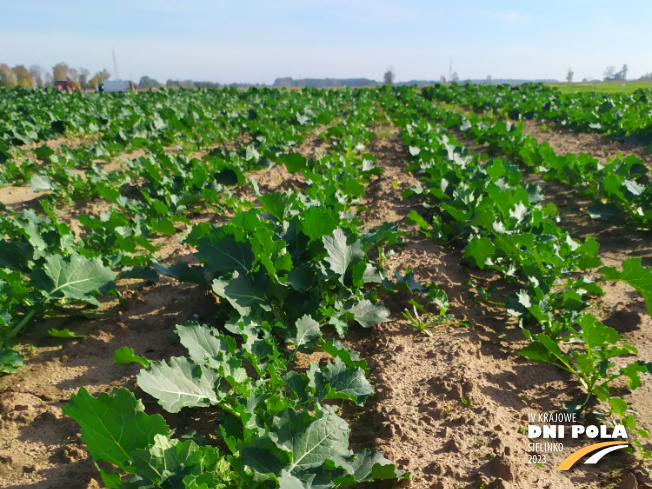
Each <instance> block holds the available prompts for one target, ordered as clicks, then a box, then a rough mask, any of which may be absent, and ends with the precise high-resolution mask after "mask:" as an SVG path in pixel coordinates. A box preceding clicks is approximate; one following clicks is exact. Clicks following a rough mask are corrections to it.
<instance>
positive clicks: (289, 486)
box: [278, 470, 312, 489]
mask: <svg viewBox="0 0 652 489" xmlns="http://www.w3.org/2000/svg"><path fill="white" fill-rule="evenodd" d="M311 487H312V484H304V483H303V481H302V480H301V479H299V478H297V477H295V476H293V475H292V474H290V473H289V472H286V471H285V470H282V471H281V477H279V478H278V489H311Z"/></svg>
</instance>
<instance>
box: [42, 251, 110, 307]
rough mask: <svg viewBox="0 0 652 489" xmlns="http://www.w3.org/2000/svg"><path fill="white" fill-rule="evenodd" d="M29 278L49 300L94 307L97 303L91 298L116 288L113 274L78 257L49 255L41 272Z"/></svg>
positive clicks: (92, 261) (91, 259)
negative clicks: (74, 302)
mask: <svg viewBox="0 0 652 489" xmlns="http://www.w3.org/2000/svg"><path fill="white" fill-rule="evenodd" d="M31 277H32V283H33V284H34V287H36V288H38V289H41V293H42V294H43V295H44V296H46V297H47V298H49V299H56V298H59V297H65V298H66V299H72V300H83V301H86V302H90V303H92V304H96V305H99V303H98V302H97V300H96V299H95V298H94V297H93V296H92V295H91V294H93V293H95V292H100V293H106V292H107V291H108V290H109V289H110V288H112V287H113V286H114V285H115V283H114V280H115V273H113V272H112V271H111V270H110V269H108V268H106V267H105V266H104V265H103V264H102V262H101V261H100V260H99V259H98V258H90V259H87V258H83V257H81V256H79V255H70V256H67V257H65V258H64V257H62V256H60V255H50V256H48V257H47V258H46V259H45V264H44V265H43V268H41V269H37V270H34V271H33V272H32V276H31Z"/></svg>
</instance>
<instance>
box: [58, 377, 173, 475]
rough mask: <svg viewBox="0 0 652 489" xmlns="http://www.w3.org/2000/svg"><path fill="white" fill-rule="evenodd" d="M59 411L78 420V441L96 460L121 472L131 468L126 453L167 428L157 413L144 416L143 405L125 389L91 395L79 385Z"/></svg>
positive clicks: (165, 433) (166, 431) (148, 443)
mask: <svg viewBox="0 0 652 489" xmlns="http://www.w3.org/2000/svg"><path fill="white" fill-rule="evenodd" d="M62 410H63V412H64V414H65V415H66V416H69V417H71V418H72V419H74V420H75V421H77V423H79V425H80V427H81V435H82V436H81V437H82V441H83V442H84V443H86V447H87V449H88V451H89V453H90V454H91V455H92V456H93V459H94V460H95V461H96V462H99V461H105V462H109V463H111V464H113V465H116V466H117V467H119V468H121V469H122V470H125V471H133V470H130V469H129V468H128V467H127V465H126V464H125V462H126V461H127V459H128V458H129V454H131V453H133V452H134V451H136V450H139V449H143V448H145V447H147V446H149V445H151V444H152V443H153V442H154V437H155V436H156V435H165V436H167V434H168V431H169V430H168V426H167V425H166V424H165V420H164V419H163V418H162V417H161V416H160V415H158V414H157V415H154V416H149V415H147V414H146V413H145V412H144V411H145V408H144V407H143V404H142V403H141V402H140V401H139V400H137V399H136V397H135V396H134V395H133V394H132V393H131V392H129V391H128V390H127V389H115V390H114V391H113V392H112V393H111V394H107V393H104V392H103V393H101V394H100V395H99V396H98V397H97V398H94V397H93V396H91V395H90V394H89V393H88V391H87V390H86V389H85V388H84V387H82V388H81V389H80V390H79V392H78V393H77V394H73V395H72V397H71V398H70V404H68V405H67V406H64V407H63V408H62Z"/></svg>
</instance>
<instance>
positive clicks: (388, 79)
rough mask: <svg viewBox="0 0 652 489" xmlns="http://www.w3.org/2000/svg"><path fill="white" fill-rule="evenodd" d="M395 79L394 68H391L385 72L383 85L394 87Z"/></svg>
mask: <svg viewBox="0 0 652 489" xmlns="http://www.w3.org/2000/svg"><path fill="white" fill-rule="evenodd" d="M394 78H395V75H394V68H392V67H391V66H390V67H389V68H388V69H387V71H386V72H385V74H384V75H383V83H384V84H385V85H394Z"/></svg>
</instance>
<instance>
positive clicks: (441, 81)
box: [439, 75, 446, 83]
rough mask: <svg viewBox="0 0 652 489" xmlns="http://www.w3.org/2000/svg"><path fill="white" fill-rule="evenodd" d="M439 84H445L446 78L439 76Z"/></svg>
mask: <svg viewBox="0 0 652 489" xmlns="http://www.w3.org/2000/svg"><path fill="white" fill-rule="evenodd" d="M439 82H440V83H446V77H445V76H444V75H441V76H440V77H439Z"/></svg>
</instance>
